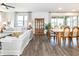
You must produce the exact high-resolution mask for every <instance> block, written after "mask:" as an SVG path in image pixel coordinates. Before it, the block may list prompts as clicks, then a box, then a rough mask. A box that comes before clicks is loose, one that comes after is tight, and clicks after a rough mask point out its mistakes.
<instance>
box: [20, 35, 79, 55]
mask: <svg viewBox="0 0 79 59" xmlns="http://www.w3.org/2000/svg"><path fill="white" fill-rule="evenodd" d="M53 43H54V42H51V40H48V39H47V37H46V36H40V37H39V36H34V37H33V39H32V40H31V41H30V43H29V44H28V46H27V47H26V48H25V49H24V51H23V54H22V55H21V56H79V48H77V47H74V48H73V47H70V48H68V47H60V46H57V45H55V44H53Z"/></svg>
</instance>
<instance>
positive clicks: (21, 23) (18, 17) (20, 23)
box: [17, 16, 23, 26]
mask: <svg viewBox="0 0 79 59" xmlns="http://www.w3.org/2000/svg"><path fill="white" fill-rule="evenodd" d="M17 26H23V16H17Z"/></svg>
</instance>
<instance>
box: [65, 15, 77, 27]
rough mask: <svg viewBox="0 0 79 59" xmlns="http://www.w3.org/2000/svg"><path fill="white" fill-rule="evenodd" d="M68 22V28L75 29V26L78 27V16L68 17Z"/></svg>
mask: <svg viewBox="0 0 79 59" xmlns="http://www.w3.org/2000/svg"><path fill="white" fill-rule="evenodd" d="M66 21H67V22H66V23H67V26H69V27H74V26H77V21H78V19H77V16H69V17H67V19H66Z"/></svg>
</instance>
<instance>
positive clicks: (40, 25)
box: [35, 18, 44, 35]
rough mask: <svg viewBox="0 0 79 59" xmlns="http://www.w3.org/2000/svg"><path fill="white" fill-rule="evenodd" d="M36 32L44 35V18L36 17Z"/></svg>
mask: <svg viewBox="0 0 79 59" xmlns="http://www.w3.org/2000/svg"><path fill="white" fill-rule="evenodd" d="M35 34H36V35H44V18H35Z"/></svg>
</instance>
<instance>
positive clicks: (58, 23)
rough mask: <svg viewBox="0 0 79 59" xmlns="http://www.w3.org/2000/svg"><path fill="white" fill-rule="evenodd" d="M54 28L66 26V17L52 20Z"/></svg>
mask: <svg viewBox="0 0 79 59" xmlns="http://www.w3.org/2000/svg"><path fill="white" fill-rule="evenodd" d="M51 25H52V27H56V26H57V27H59V26H63V25H64V17H53V18H52V19H51Z"/></svg>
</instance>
